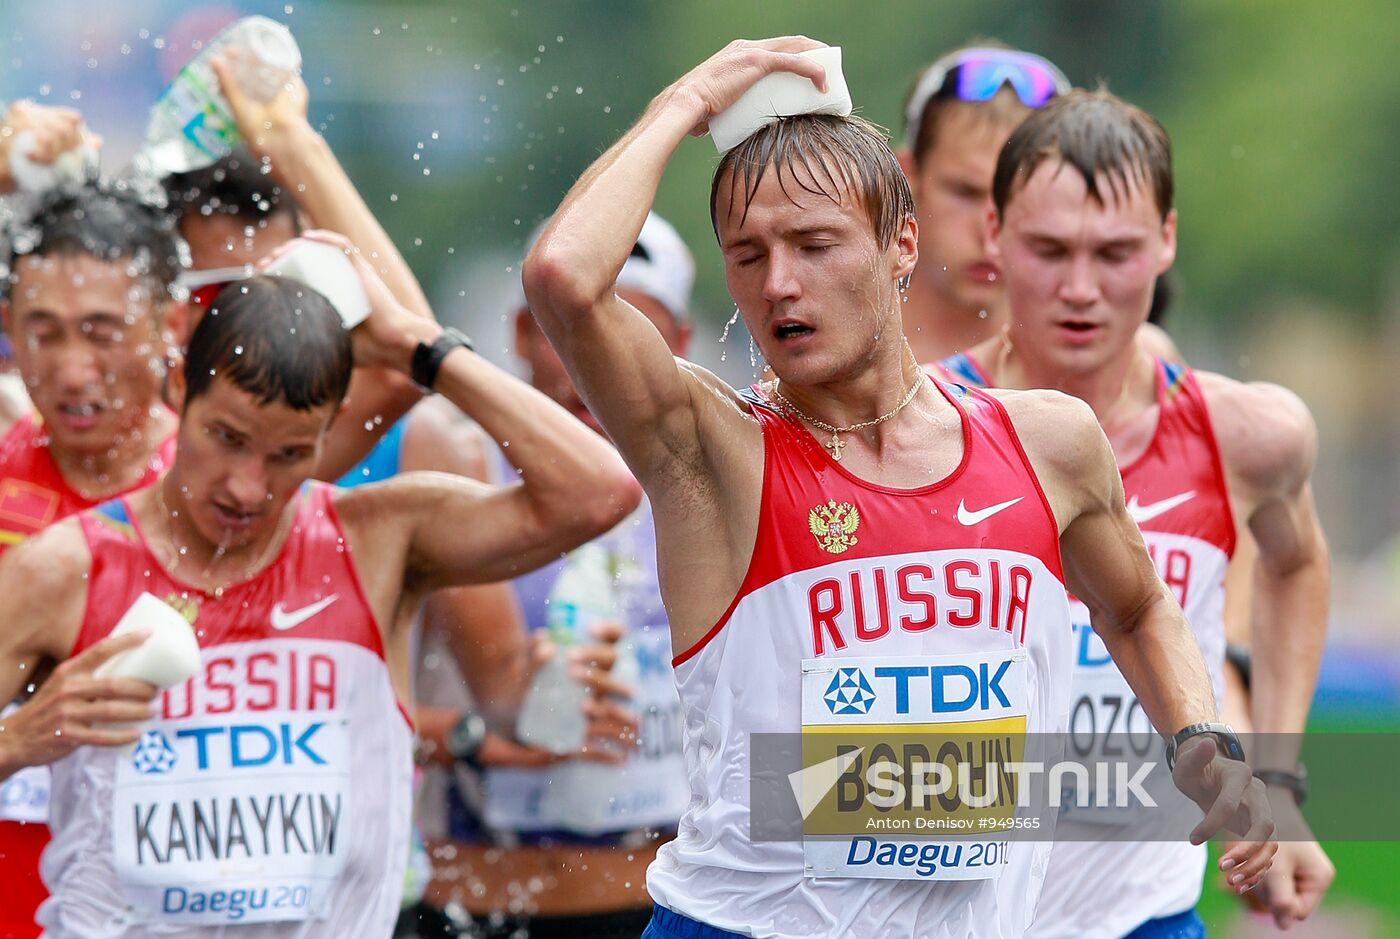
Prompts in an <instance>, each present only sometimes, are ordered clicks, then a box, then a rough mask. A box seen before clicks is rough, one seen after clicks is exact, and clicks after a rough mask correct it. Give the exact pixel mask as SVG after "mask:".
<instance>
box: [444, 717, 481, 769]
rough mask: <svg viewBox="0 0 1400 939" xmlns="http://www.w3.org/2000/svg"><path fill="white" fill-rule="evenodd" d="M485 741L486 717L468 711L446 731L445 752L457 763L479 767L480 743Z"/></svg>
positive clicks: (473, 767) (474, 767)
mask: <svg viewBox="0 0 1400 939" xmlns="http://www.w3.org/2000/svg"><path fill="white" fill-rule="evenodd" d="M485 742H486V719H485V718H484V717H482V716H481V715H480V714H477V713H475V712H472V711H468V712H467V713H466V714H463V715H462V717H461V719H460V720H458V721H457V723H455V724H453V725H452V729H451V730H449V731H448V732H447V752H448V753H450V754H451V755H452V759H454V760H456V761H457V762H458V763H464V764H466V765H467V766H469V767H471V768H472V769H474V770H480V769H481V760H480V755H481V745H482V744H483V743H485Z"/></svg>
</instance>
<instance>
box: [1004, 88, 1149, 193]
mask: <svg viewBox="0 0 1400 939" xmlns="http://www.w3.org/2000/svg"><path fill="white" fill-rule="evenodd" d="M1047 159H1056V160H1059V161H1060V162H1061V163H1063V164H1065V165H1066V166H1071V167H1073V168H1074V169H1075V170H1077V171H1078V172H1079V175H1080V176H1082V177H1084V183H1085V185H1086V186H1088V188H1089V195H1091V196H1092V197H1093V198H1094V199H1095V200H1096V201H1097V202H1099V203H1100V204H1103V203H1104V201H1105V199H1106V198H1108V197H1111V198H1113V199H1115V200H1116V199H1119V198H1122V197H1123V196H1125V195H1126V192H1127V189H1128V188H1129V187H1130V186H1131V185H1132V184H1134V183H1136V184H1138V185H1142V186H1144V187H1145V188H1148V187H1150V188H1151V190H1152V195H1153V197H1154V198H1155V199H1156V202H1157V209H1158V210H1159V211H1160V212H1161V213H1162V218H1163V219H1164V220H1165V219H1166V217H1167V214H1168V213H1169V212H1171V210H1172V146H1171V139H1170V138H1169V137H1168V136H1167V131H1166V129H1165V128H1164V127H1163V126H1162V125H1161V123H1159V122H1158V120H1157V119H1156V118H1155V117H1153V116H1152V115H1151V114H1148V113H1147V112H1146V111H1144V110H1142V109H1141V108H1138V107H1134V106H1133V105H1131V104H1128V103H1127V102H1126V101H1124V100H1122V99H1121V98H1118V97H1116V96H1114V95H1112V94H1110V93H1109V92H1108V91H1107V90H1105V89H1102V88H1100V89H1099V90H1097V91H1085V90H1082V89H1077V90H1075V91H1071V92H1069V93H1068V94H1064V95H1059V96H1057V97H1055V98H1053V99H1051V100H1050V101H1049V102H1047V103H1046V104H1045V105H1044V106H1043V107H1041V108H1038V109H1036V110H1035V112H1034V113H1032V114H1031V116H1030V117H1028V118H1026V119H1025V120H1024V121H1023V122H1022V123H1021V126H1020V127H1018V128H1016V130H1015V131H1014V132H1013V133H1012V134H1011V139H1010V140H1008V141H1007V142H1006V146H1005V147H1003V148H1002V151H1001V156H1000V157H999V158H998V159H997V169H996V174H995V175H994V176H993V177H992V201H993V203H994V204H995V205H996V211H997V216H998V217H1001V216H1002V215H1003V214H1004V213H1005V211H1006V205H1007V203H1008V202H1010V201H1011V196H1012V194H1013V192H1014V191H1015V188H1016V186H1017V185H1019V184H1023V183H1025V181H1026V180H1027V179H1029V178H1030V177H1031V174H1032V173H1034V172H1035V170H1036V167H1038V166H1040V164H1041V163H1043V162H1044V161H1045V160H1047ZM1101 178H1102V179H1106V180H1107V182H1108V186H1109V189H1110V190H1111V191H1110V192H1109V193H1103V192H1101V191H1100V189H1099V184H1100V179H1101Z"/></svg>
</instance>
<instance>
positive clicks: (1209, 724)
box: [1167, 721, 1244, 769]
mask: <svg viewBox="0 0 1400 939" xmlns="http://www.w3.org/2000/svg"><path fill="white" fill-rule="evenodd" d="M1201 734H1210V735H1212V736H1213V737H1215V738H1216V740H1217V741H1218V742H1219V743H1220V749H1221V753H1222V754H1223V755H1224V756H1225V758H1226V759H1230V760H1239V761H1240V762H1244V745H1243V744H1242V743H1240V738H1239V735H1238V734H1236V733H1235V729H1234V728H1233V727H1231V726H1230V725H1229V724H1224V723H1221V722H1220V721H1202V722H1200V723H1197V724H1187V725H1186V726H1185V727H1183V728H1181V730H1179V731H1177V732H1176V733H1175V734H1173V735H1172V738H1171V739H1170V740H1168V741H1167V769H1172V768H1174V767H1175V766H1176V753H1177V750H1179V749H1180V748H1181V745H1182V744H1183V743H1185V742H1186V741H1187V740H1190V739H1191V738H1192V737H1198V736H1200V735H1201Z"/></svg>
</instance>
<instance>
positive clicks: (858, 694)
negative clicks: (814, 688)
mask: <svg viewBox="0 0 1400 939" xmlns="http://www.w3.org/2000/svg"><path fill="white" fill-rule="evenodd" d="M822 700H824V701H826V706H827V707H829V708H830V709H831V713H832V714H869V713H870V706H871V705H872V704H874V703H875V691H874V690H873V689H872V688H871V687H870V682H868V681H866V680H865V673H864V672H862V671H861V670H860V669H858V668H838V669H837V670H836V674H835V676H833V677H832V679H831V684H830V685H828V686H827V688H826V695H825V696H824V697H823V699H822Z"/></svg>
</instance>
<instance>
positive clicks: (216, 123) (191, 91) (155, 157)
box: [137, 16, 301, 178]
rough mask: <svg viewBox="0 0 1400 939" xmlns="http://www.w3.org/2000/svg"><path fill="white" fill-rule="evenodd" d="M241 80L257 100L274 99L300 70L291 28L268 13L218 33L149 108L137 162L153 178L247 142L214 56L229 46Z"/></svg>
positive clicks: (202, 163) (201, 163) (185, 168)
mask: <svg viewBox="0 0 1400 939" xmlns="http://www.w3.org/2000/svg"><path fill="white" fill-rule="evenodd" d="M231 49H232V50H237V53H236V55H234V56H230V57H229V59H228V60H229V65H230V66H231V68H232V69H233V73H234V77H235V79H236V80H237V81H238V85H239V87H240V88H242V89H243V91H244V92H245V93H246V94H247V95H248V96H249V97H250V98H253V99H255V100H257V101H264V102H266V101H271V100H272V99H273V98H275V97H276V96H277V93H278V91H280V90H281V89H282V86H283V85H285V84H286V83H287V81H288V80H289V79H290V78H291V77H292V76H293V75H294V74H296V73H297V72H299V71H300V70H301V50H300V49H299V48H297V42H296V40H295V39H294V38H292V33H291V30H289V29H287V27H285V26H283V25H282V24H281V23H278V22H276V21H274V20H270V19H268V18H267V17H265V16H248V17H244V18H243V19H241V20H238V21H237V22H236V23H233V24H232V25H230V26H229V27H228V28H227V29H225V30H224V31H223V32H221V33H219V35H217V36H215V37H214V38H213V39H212V40H211V41H210V42H209V44H208V45H206V46H205V47H204V49H203V50H202V51H201V52H200V53H199V55H197V56H195V57H194V58H193V59H191V60H190V61H189V62H188V63H186V65H185V67H184V68H182V69H180V72H179V74H177V75H176V76H175V80H174V81H172V82H171V83H170V87H169V88H167V89H166V90H165V94H163V95H161V97H160V100H159V101H157V102H156V103H155V106H154V107H153V108H152V109H151V117H150V121H149V122H148V123H147V125H146V143H145V144H144V146H143V147H142V149H141V153H140V154H139V155H138V156H137V166H138V168H139V169H142V170H144V171H145V172H147V173H149V174H150V175H151V176H154V177H155V178H160V177H163V176H167V175H169V174H171V173H184V172H188V171H190V170H195V169H199V168H201V167H204V166H208V165H209V164H211V163H213V162H215V161H216V160H218V159H219V158H221V157H223V156H225V155H226V154H228V153H229V152H230V151H231V150H233V148H234V147H236V146H238V145H239V144H240V143H242V142H243V135H242V134H241V133H239V130H238V125H237V124H236V123H235V121H234V119H233V114H232V112H231V111H230V109H229V105H228V101H227V100H225V98H224V96H223V94H222V93H221V92H220V91H219V77H218V75H216V74H215V73H214V68H213V66H212V65H210V64H209V63H210V60H211V59H212V58H214V56H216V55H219V54H221V53H225V52H227V51H228V50H231Z"/></svg>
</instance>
